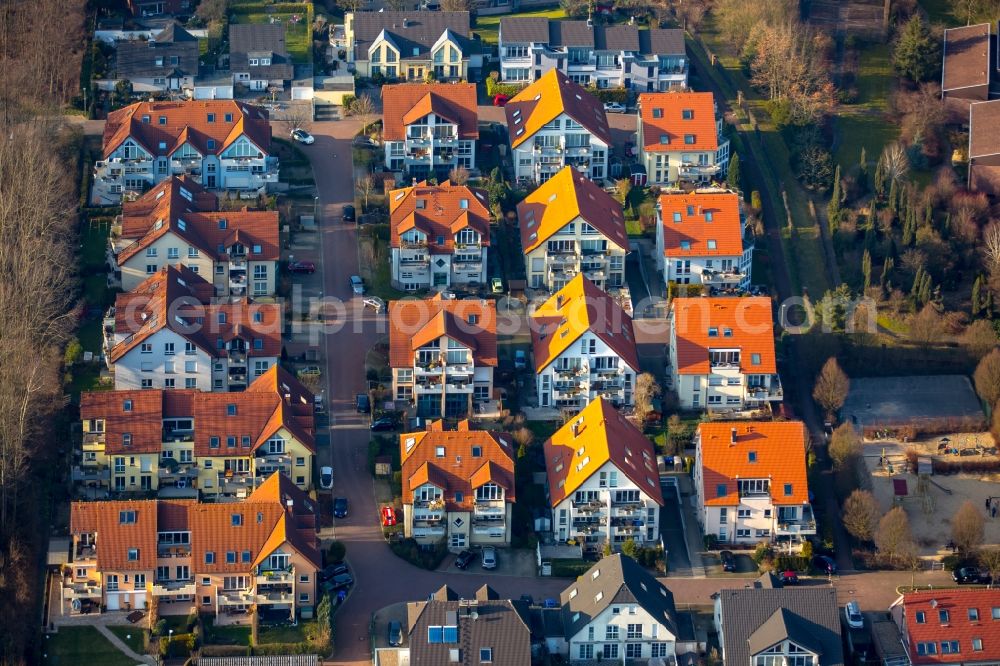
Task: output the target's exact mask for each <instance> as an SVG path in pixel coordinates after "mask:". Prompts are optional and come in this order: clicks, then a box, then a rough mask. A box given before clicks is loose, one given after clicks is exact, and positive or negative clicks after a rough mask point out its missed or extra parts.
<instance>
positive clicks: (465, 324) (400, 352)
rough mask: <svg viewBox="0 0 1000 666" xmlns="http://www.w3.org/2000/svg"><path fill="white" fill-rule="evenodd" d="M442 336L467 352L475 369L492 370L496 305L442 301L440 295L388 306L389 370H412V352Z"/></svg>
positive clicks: (471, 300)
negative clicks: (470, 354) (456, 342)
mask: <svg viewBox="0 0 1000 666" xmlns="http://www.w3.org/2000/svg"><path fill="white" fill-rule="evenodd" d="M473 319H474V320H475V323H472V320H473ZM442 336H449V337H451V338H452V339H454V340H456V341H458V342H461V343H462V344H463V345H465V346H467V347H468V348H469V349H471V350H472V358H473V361H474V363H475V365H476V366H477V367H478V366H488V367H496V365H497V312H496V303H495V302H494V301H487V300H479V299H461V300H459V299H446V298H442V297H441V295H440V294H439V295H437V296H435V297H433V298H428V299H424V300H415V299H408V300H402V301H390V302H389V366H390V367H393V368H407V367H412V366H413V358H414V352H416V350H417V349H418V348H420V347H421V346H423V345H426V344H428V343H430V342H432V341H434V340H437V339H439V338H441V337H442Z"/></svg>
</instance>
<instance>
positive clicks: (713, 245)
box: [708, 239, 716, 250]
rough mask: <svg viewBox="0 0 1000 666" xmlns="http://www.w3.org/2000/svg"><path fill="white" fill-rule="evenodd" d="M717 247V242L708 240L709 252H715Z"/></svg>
mask: <svg viewBox="0 0 1000 666" xmlns="http://www.w3.org/2000/svg"><path fill="white" fill-rule="evenodd" d="M715 247H716V243H715V241H714V240H712V239H709V240H708V249H709V250H714V249H715Z"/></svg>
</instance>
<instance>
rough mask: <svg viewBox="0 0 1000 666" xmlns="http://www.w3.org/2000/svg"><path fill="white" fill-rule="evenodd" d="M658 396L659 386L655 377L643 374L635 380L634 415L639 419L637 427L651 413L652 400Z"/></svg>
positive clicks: (640, 425) (641, 424)
mask: <svg viewBox="0 0 1000 666" xmlns="http://www.w3.org/2000/svg"><path fill="white" fill-rule="evenodd" d="M659 395H660V385H659V384H658V383H657V382H656V377H654V376H653V375H651V374H650V373H648V372H644V373H642V374H641V375H639V376H638V377H636V378H635V395H634V396H633V397H634V398H635V415H636V418H638V419H639V427H642V426H643V424H645V423H646V418H647V417H648V416H649V414H650V413H651V412H652V411H653V400H655V399H656V397H657V396H659Z"/></svg>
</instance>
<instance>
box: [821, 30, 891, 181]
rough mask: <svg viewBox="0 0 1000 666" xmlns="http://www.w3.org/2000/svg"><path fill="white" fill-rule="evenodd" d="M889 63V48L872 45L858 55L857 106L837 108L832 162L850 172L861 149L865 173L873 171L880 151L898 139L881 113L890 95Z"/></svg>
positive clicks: (881, 45)
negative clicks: (836, 140) (867, 168)
mask: <svg viewBox="0 0 1000 666" xmlns="http://www.w3.org/2000/svg"><path fill="white" fill-rule="evenodd" d="M893 80H894V77H893V72H892V61H891V59H890V53H889V46H888V45H886V44H873V45H871V46H867V47H865V49H864V50H863V51H862V52H861V57H860V61H859V67H858V79H857V86H858V102H857V104H852V105H850V106H844V107H841V109H840V111H839V112H838V114H837V137H838V143H837V149H836V151H835V153H834V159H835V160H836V161H837V163H838V164H840V165H841V169H842V170H845V171H848V172H849V171H850V170H851V169H852V168H853V167H854V166H855V165H857V163H858V160H859V159H860V158H861V148H862V146H863V147H864V148H865V153H866V157H867V159H868V162H869V169H870V170H871V169H873V168H874V164H875V162H876V161H877V160H878V156H879V155H880V154H881V153H882V149H883V148H884V147H885V146H886V145H887V144H889V143H891V142H892V141H895V140H896V137H897V136H898V135H899V127H898V126H897V125H895V124H893V123H890V122H889V121H888V120H887V119H886V117H885V115H884V114H885V113H886V112H887V111H888V108H889V96H890V95H891V93H892V82H893Z"/></svg>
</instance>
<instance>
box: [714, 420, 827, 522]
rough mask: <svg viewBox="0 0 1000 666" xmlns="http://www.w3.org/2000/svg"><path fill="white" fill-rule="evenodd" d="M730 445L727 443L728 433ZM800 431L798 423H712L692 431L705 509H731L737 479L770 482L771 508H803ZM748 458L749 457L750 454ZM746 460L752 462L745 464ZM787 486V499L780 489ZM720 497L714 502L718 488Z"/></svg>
mask: <svg viewBox="0 0 1000 666" xmlns="http://www.w3.org/2000/svg"><path fill="white" fill-rule="evenodd" d="M734 430H735V431H736V442H735V443H733V431H734ZM807 442H808V437H807V435H806V426H805V424H804V423H802V422H801V421H753V422H748V421H732V422H727V421H712V422H710V423H702V424H700V425H699V426H698V446H699V447H700V449H701V461H702V480H703V482H704V489H703V490H704V497H705V504H706V505H708V506H736V505H738V504H739V503H740V496H739V489H738V487H737V481H738V480H739V479H765V478H766V479H770V490H771V501H772V502H774V503H775V504H778V505H781V504H785V505H788V504H807V503H808V502H809V482H808V480H807V478H806V443H807ZM751 454H752V455H751ZM751 458H752V461H751ZM787 484H791V485H792V488H791V490H792V492H791V494H787V495H786V494H785V486H786V485H787ZM722 485H725V486H726V492H725V494H724V495H723V496H722V497H719V492H718V489H719V486H722Z"/></svg>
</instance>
